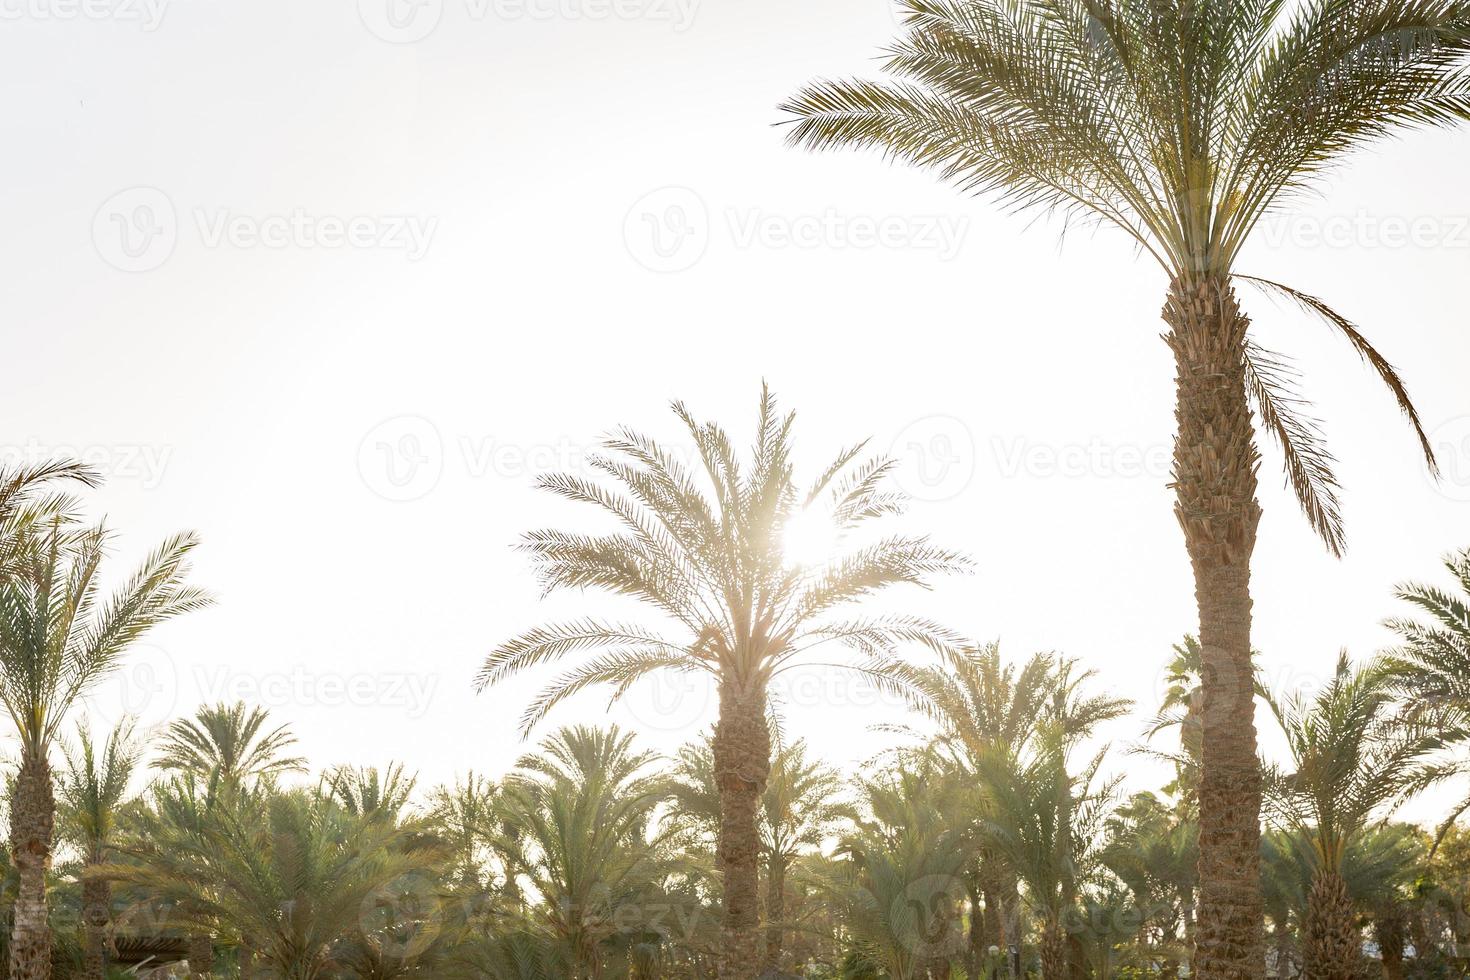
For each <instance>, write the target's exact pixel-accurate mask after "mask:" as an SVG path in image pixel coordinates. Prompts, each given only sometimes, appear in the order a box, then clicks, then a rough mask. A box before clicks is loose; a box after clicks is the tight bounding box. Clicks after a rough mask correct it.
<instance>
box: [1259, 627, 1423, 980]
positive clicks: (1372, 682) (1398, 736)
mask: <svg viewBox="0 0 1470 980" xmlns="http://www.w3.org/2000/svg"><path fill="white" fill-rule="evenodd" d="M1270 704H1271V710H1272V712H1273V713H1274V714H1275V716H1276V718H1277V720H1278V722H1279V723H1280V725H1281V730H1282V732H1284V733H1285V735H1286V743H1287V747H1288V748H1289V750H1290V752H1291V756H1292V763H1293V766H1294V771H1293V772H1291V773H1288V774H1280V773H1275V772H1273V773H1272V774H1271V778H1270V779H1269V781H1268V785H1269V786H1270V790H1271V792H1270V795H1271V798H1272V802H1273V804H1274V805H1273V808H1272V809H1273V810H1274V811H1276V812H1277V813H1278V814H1279V817H1280V819H1281V820H1282V822H1283V823H1284V824H1285V825H1286V827H1287V828H1289V829H1290V830H1292V831H1293V832H1294V833H1295V834H1296V835H1297V837H1298V839H1299V840H1300V841H1302V843H1303V845H1304V846H1305V848H1306V849H1307V853H1308V854H1309V856H1310V858H1311V861H1312V870H1313V876H1312V884H1311V891H1310V894H1309V897H1308V901H1307V916H1306V930H1305V931H1306V936H1305V951H1306V965H1307V975H1308V976H1310V977H1312V978H1313V980H1354V978H1355V977H1356V976H1357V973H1358V968H1359V958H1360V956H1361V947H1362V936H1361V930H1360V929H1359V927H1358V913H1357V906H1356V904H1355V903H1354V901H1353V897H1352V893H1351V891H1350V889H1349V886H1348V881H1347V875H1346V873H1345V872H1346V869H1347V867H1348V858H1349V855H1350V854H1351V853H1352V852H1353V849H1354V847H1356V846H1357V845H1358V844H1359V843H1360V842H1361V841H1362V840H1363V838H1364V835H1365V834H1366V833H1367V832H1368V831H1369V830H1370V828H1372V827H1374V826H1375V825H1377V824H1380V823H1382V822H1383V821H1386V820H1387V819H1388V818H1389V817H1390V816H1391V815H1392V813H1393V809H1394V807H1395V806H1396V805H1397V804H1398V803H1400V802H1402V801H1403V800H1404V799H1406V798H1407V797H1408V796H1409V795H1411V794H1412V793H1413V792H1415V791H1416V790H1418V789H1420V788H1422V787H1424V786H1425V785H1428V783H1429V782H1431V781H1432V780H1433V779H1435V778H1436V777H1437V776H1438V773H1437V772H1436V770H1435V768H1434V767H1433V766H1431V765H1430V762H1429V760H1430V758H1431V757H1432V756H1433V754H1434V753H1435V752H1437V751H1438V750H1439V749H1440V748H1441V747H1442V746H1443V744H1444V742H1443V738H1442V734H1441V732H1440V730H1439V727H1438V726H1437V725H1435V724H1433V723H1428V724H1426V723H1424V722H1423V721H1422V720H1421V721H1410V720H1406V719H1404V718H1401V717H1399V716H1398V715H1397V714H1396V712H1395V711H1394V710H1393V708H1394V692H1393V688H1392V686H1391V684H1390V683H1389V678H1388V676H1387V674H1386V673H1385V671H1384V668H1383V665H1382V664H1381V663H1376V662H1374V663H1369V664H1366V665H1364V666H1361V667H1357V668H1354V667H1353V666H1351V665H1350V664H1349V662H1348V659H1347V655H1346V654H1343V655H1341V656H1340V657H1339V658H1338V661H1337V669H1336V670H1335V672H1334V673H1333V676H1332V680H1331V681H1330V682H1329V683H1328V684H1327V685H1326V686H1325V687H1323V688H1322V690H1321V691H1319V692H1318V693H1317V694H1316V695H1315V696H1313V697H1308V696H1306V695H1304V694H1301V693H1297V694H1293V695H1289V696H1287V697H1280V698H1278V697H1272V698H1270Z"/></svg>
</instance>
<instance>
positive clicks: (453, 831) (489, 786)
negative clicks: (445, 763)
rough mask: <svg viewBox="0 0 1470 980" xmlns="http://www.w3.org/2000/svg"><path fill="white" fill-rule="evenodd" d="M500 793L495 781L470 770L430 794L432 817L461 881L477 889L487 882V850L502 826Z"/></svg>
mask: <svg viewBox="0 0 1470 980" xmlns="http://www.w3.org/2000/svg"><path fill="white" fill-rule="evenodd" d="M499 792H500V791H499V788H498V787H497V786H496V785H495V783H494V781H492V780H490V779H487V778H486V777H484V776H477V775H475V773H474V772H470V773H469V775H468V776H466V777H465V778H464V779H463V780H460V779H456V780H455V781H454V783H453V784H452V785H447V786H439V787H436V788H435V790H434V791H433V793H431V794H430V798H429V819H430V821H431V823H432V824H433V825H434V826H435V827H436V828H438V831H439V834H440V836H441V837H442V838H443V839H444V841H445V843H446V844H448V846H449V848H450V850H451V851H452V852H453V853H454V854H455V855H456V856H457V858H456V865H457V870H458V877H459V880H460V884H461V885H462V886H464V887H467V888H470V889H473V890H474V891H479V890H480V889H481V888H482V887H484V885H485V884H486V882H485V881H484V879H483V875H484V873H485V870H486V868H485V864H486V860H485V859H486V856H487V855H486V850H487V847H488V844H489V842H490V841H491V840H493V839H494V838H495V836H496V834H497V833H498V831H499V829H500V817H501V813H500V809H499V807H498V805H497V802H498V799H499Z"/></svg>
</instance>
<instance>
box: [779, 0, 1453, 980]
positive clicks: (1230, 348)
mask: <svg viewBox="0 0 1470 980" xmlns="http://www.w3.org/2000/svg"><path fill="white" fill-rule="evenodd" d="M902 5H903V8H904V10H905V11H906V17H905V29H904V31H903V33H902V35H901V36H900V37H899V38H898V40H897V41H896V42H895V43H894V44H893V45H892V46H891V48H890V49H889V53H888V57H887V60H886V66H885V67H886V69H887V70H888V72H889V73H890V74H891V75H892V76H894V77H893V79H892V80H889V81H886V82H881V83H875V82H868V81H834V82H819V83H815V84H813V85H811V86H809V87H808V88H807V89H805V90H804V91H802V92H801V93H800V94H799V95H797V96H796V97H795V98H793V99H791V100H790V101H789V102H787V103H786V105H785V106H783V108H784V109H785V110H786V111H788V112H789V113H790V114H792V116H793V121H794V125H793V126H792V127H791V129H790V141H791V143H792V144H794V145H797V146H803V147H808V148H813V149H827V148H833V147H857V148H877V149H881V150H883V151H886V152H887V153H888V154H889V155H890V156H892V157H894V158H897V159H901V160H905V161H908V162H910V163H914V164H917V165H919V166H922V167H926V168H931V169H933V170H935V171H937V172H938V173H939V174H940V175H941V176H942V177H943V178H944V179H947V180H949V181H952V182H954V183H955V184H957V185H958V186H959V187H960V188H961V189H963V190H965V191H967V192H974V193H983V194H990V195H993V196H994V197H996V198H998V199H999V200H1001V201H1003V202H1005V203H1006V204H1008V205H1011V206H1015V207H1035V208H1041V209H1044V210H1049V211H1056V212H1061V213H1063V214H1065V215H1067V216H1068V217H1069V218H1071V217H1075V218H1081V219H1084V220H1088V221H1093V222H1097V223H1101V224H1106V225H1110V226H1113V227H1115V228H1118V229H1121V230H1122V231H1123V232H1124V233H1125V234H1126V235H1127V236H1129V237H1130V238H1131V239H1132V240H1133V242H1135V243H1136V244H1137V246H1138V247H1139V248H1140V249H1141V250H1142V252H1144V253H1146V254H1147V255H1149V256H1150V257H1152V258H1153V259H1154V260H1155V261H1156V262H1157V264H1158V265H1159V267H1160V268H1161V269H1162V270H1163V272H1164V274H1165V275H1166V276H1167V277H1168V280H1169V286H1168V291H1167V298H1166V300H1165V304H1164V309H1163V319H1164V322H1165V325H1166V328H1167V329H1166V333H1165V340H1166V342H1167V343H1168V345H1169V347H1170V350H1171V351H1172V352H1173V355H1174V362H1175V371H1176V377H1175V385H1176V398H1177V408H1176V412H1175V418H1176V422H1177V432H1176V436H1175V443H1174V466H1173V482H1172V488H1173V490H1174V493H1175V513H1176V515H1177V517H1178V520H1179V523H1180V525H1181V528H1182V530H1183V533H1184V541H1185V546H1186V550H1187V551H1188V554H1189V558H1190V562H1191V565H1192V567H1193V572H1194V580H1195V595H1196V599H1197V602H1198V607H1199V638H1200V645H1201V649H1202V655H1203V661H1204V668H1205V670H1204V699H1203V704H1202V705H1201V712H1200V721H1201V726H1202V730H1203V734H1204V754H1203V773H1202V784H1201V787H1200V799H1201V820H1202V827H1201V837H1200V871H1201V879H1202V885H1203V895H1202V901H1201V910H1200V912H1201V915H1200V930H1199V939H1198V947H1197V951H1196V966H1197V971H1196V972H1197V975H1198V976H1200V977H1201V978H1202V980H1217V978H1225V977H1230V978H1235V977H1259V976H1260V975H1261V971H1262V970H1263V968H1264V967H1263V966H1262V964H1263V963H1264V952H1263V947H1262V936H1261V893H1260V886H1259V854H1258V842H1259V834H1260V820H1259V810H1260V773H1259V767H1258V765H1257V759H1256V744H1255V742H1256V734H1255V724H1254V711H1253V704H1252V699H1251V693H1250V692H1251V670H1250V649H1251V645H1250V623H1251V597H1250V560H1251V555H1252V553H1253V551H1254V549H1255V543H1256V531H1257V526H1258V523H1259V521H1260V506H1259V504H1258V502H1257V500H1256V485H1257V468H1258V462H1259V454H1258V451H1257V448H1256V440H1255V426H1254V422H1253V419H1252V411H1251V410H1252V406H1254V408H1255V410H1256V412H1257V413H1258V415H1259V420H1260V422H1261V424H1262V426H1264V428H1265V429H1266V431H1267V432H1268V433H1269V434H1270V435H1271V436H1272V437H1273V439H1274V440H1275V441H1276V442H1277V443H1278V444H1279V445H1280V447H1281V449H1282V451H1283V454H1284V457H1285V463H1286V472H1287V476H1288V479H1289V481H1290V483H1291V485H1292V487H1293V489H1294V491H1295V493H1296V496H1297V498H1298V500H1299V502H1300V503H1301V505H1302V508H1303V510H1304V511H1305V513H1306V516H1307V518H1308V520H1309V521H1310V522H1311V524H1312V526H1313V527H1314V528H1315V529H1316V531H1317V532H1318V533H1319V534H1320V535H1321V537H1322V538H1323V540H1324V541H1325V543H1326V545H1327V547H1328V548H1329V549H1330V550H1331V551H1332V552H1334V553H1340V552H1341V550H1342V547H1343V533H1342V525H1341V521H1340V515H1339V508H1338V503H1337V499H1336V491H1337V482H1336V479H1335V477H1334V476H1333V473H1332V468H1331V464H1332V457H1331V455H1330V454H1329V453H1328V452H1327V450H1326V449H1325V448H1324V446H1323V445H1322V443H1321V441H1320V437H1319V433H1318V431H1317V428H1316V426H1315V423H1313V422H1312V421H1311V420H1310V419H1308V418H1307V417H1305V416H1304V415H1303V414H1302V413H1301V412H1300V411H1299V409H1300V404H1299V399H1298V398H1297V396H1296V394H1295V391H1294V387H1293V383H1292V378H1291V374H1290V371H1289V369H1287V368H1286V366H1285V364H1284V362H1283V360H1282V359H1281V358H1280V357H1279V356H1277V355H1273V354H1271V353H1269V352H1267V351H1265V350H1263V349H1262V348H1261V347H1260V346H1259V345H1258V344H1257V343H1256V342H1255V340H1254V339H1253V338H1252V336H1251V334H1250V331H1249V329H1248V328H1249V321H1248V319H1247V317H1246V315H1245V314H1244V312H1243V311H1242V310H1241V307H1240V304H1239V302H1238V301H1237V298H1236V294H1235V290H1234V282H1235V281H1236V280H1237V279H1239V280H1242V281H1244V282H1247V283H1249V284H1251V285H1254V286H1259V287H1262V288H1265V289H1268V290H1271V291H1275V292H1277V293H1281V294H1284V295H1286V296H1287V297H1289V298H1290V299H1291V300H1293V301H1294V302H1295V303H1297V304H1299V305H1300V306H1302V307H1303V308H1305V309H1307V310H1309V311H1311V312H1313V313H1315V314H1318V315H1320V316H1321V317H1323V318H1324V319H1325V320H1326V321H1327V322H1328V323H1329V324H1330V325H1331V326H1332V327H1333V328H1335V329H1336V330H1337V331H1339V332H1340V333H1342V334H1343V335H1344V336H1345V337H1346V338H1347V340H1348V342H1349V343H1350V344H1351V345H1352V346H1353V348H1354V350H1355V351H1356V352H1357V353H1358V354H1359V355H1360V356H1361V357H1362V358H1363V359H1364V360H1365V361H1366V362H1367V363H1368V364H1369V365H1370V366H1371V367H1372V369H1373V370H1374V371H1375V372H1376V373H1377V374H1378V375H1379V376H1380V377H1381V378H1382V379H1383V380H1384V381H1385V382H1386V383H1387V384H1388V386H1389V388H1390V389H1391V390H1392V392H1393V394H1394V397H1395V398H1396V399H1397V402H1398V404H1399V407H1400V408H1401V409H1402V410H1403V411H1404V412H1405V413H1406V415H1407V416H1408V417H1409V419H1410V421H1411V422H1412V423H1413V425H1414V427H1415V429H1416V431H1417V432H1418V435H1419V440H1420V444H1421V446H1422V448H1423V450H1424V452H1425V454H1426V455H1427V456H1429V458H1430V461H1431V465H1432V463H1433V453H1432V450H1431V449H1430V446H1429V442H1428V440H1427V439H1426V438H1425V437H1424V434H1423V431H1422V429H1421V427H1420V426H1419V421H1418V417H1417V413H1416V412H1415V411H1414V409H1413V406H1412V405H1411V403H1410V402H1409V400H1408V396H1407V394H1406V392H1405V389H1404V386H1403V383H1402V381H1401V380H1400V379H1399V377H1398V376H1397V374H1396V373H1395V372H1394V370H1393V368H1392V366H1391V365H1390V364H1389V362H1388V361H1387V360H1386V359H1385V358H1384V357H1383V356H1382V355H1381V354H1379V353H1378V352H1377V350H1375V349H1374V348H1373V346H1372V345H1370V344H1369V342H1368V341H1367V340H1366V339H1365V338H1364V336H1363V334H1362V333H1361V332H1360V331H1359V330H1358V329H1357V328H1356V327H1354V326H1353V325H1352V324H1351V323H1350V322H1349V321H1348V320H1346V319H1345V318H1343V317H1342V316H1340V315H1338V314H1337V313H1335V312H1333V311H1332V310H1331V309H1329V308H1328V307H1327V306H1326V305H1325V304H1323V303H1322V301H1320V300H1318V299H1317V298H1315V297H1313V296H1310V295H1307V294H1306V293H1303V292H1300V291H1297V290H1294V289H1290V288H1288V287H1285V286H1281V285H1280V284H1278V283H1275V282H1271V281H1269V280H1266V279H1261V278H1256V277H1249V276H1243V275H1241V274H1240V272H1239V270H1238V269H1237V260H1238V258H1239V256H1240V254H1241V251H1242V249H1243V248H1244V246H1245V244H1246V243H1247V241H1248V240H1249V239H1250V236H1251V232H1252V230H1253V229H1254V228H1255V227H1256V226H1257V225H1258V224H1259V223H1260V221H1261V219H1262V218H1263V217H1264V216H1265V215H1267V214H1271V213H1273V212H1275V211H1277V210H1279V209H1280V208H1282V207H1283V206H1285V205H1286V204H1288V203H1289V201H1290V199H1291V197H1292V195H1293V193H1294V192H1297V191H1299V190H1301V189H1302V188H1304V187H1306V186H1308V185H1309V184H1310V183H1311V182H1312V181H1313V180H1314V179H1315V178H1318V177H1320V176H1321V175H1322V174H1323V173H1324V172H1325V171H1327V170H1328V169H1329V168H1331V167H1332V165H1334V164H1336V163H1338V162H1340V161H1341V160H1342V159H1343V158H1344V157H1345V156H1346V155H1347V154H1348V153H1349V152H1350V151H1352V150H1354V149H1356V148H1358V147H1360V146H1362V145H1364V144H1367V143H1369V142H1372V141H1374V140H1375V139H1377V138H1380V137H1382V136H1384V135H1386V134H1388V133H1390V132H1392V131H1395V130H1398V129H1402V128H1404V127H1408V126H1414V125H1422V124H1441V123H1453V122H1458V121H1461V120H1463V119H1465V118H1467V117H1470V78H1467V76H1466V75H1465V74H1464V73H1463V72H1462V71H1461V68H1462V65H1463V60H1464V56H1465V53H1466V52H1467V50H1470V8H1467V7H1466V5H1465V4H1464V2H1463V0H1304V2H1303V3H1302V4H1301V5H1300V6H1299V7H1297V8H1295V9H1294V10H1293V11H1292V12H1291V13H1290V14H1289V15H1288V14H1285V13H1284V12H1283V11H1284V4H1283V2H1282V0H903V3H902Z"/></svg>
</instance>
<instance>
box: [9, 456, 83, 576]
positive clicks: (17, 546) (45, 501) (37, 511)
mask: <svg viewBox="0 0 1470 980" xmlns="http://www.w3.org/2000/svg"><path fill="white" fill-rule="evenodd" d="M66 482H72V483H80V484H82V485H83V486H87V487H95V486H97V485H98V484H100V483H101V482H102V478H101V476H100V475H99V474H98V473H97V471H96V470H95V469H93V468H92V467H90V466H87V465H85V464H83V463H78V462H75V461H73V460H66V459H55V460H50V461H48V462H45V463H39V464H36V465H32V466H20V467H13V468H11V467H4V466H0V577H4V576H7V575H12V574H16V573H17V572H19V571H20V567H19V565H18V564H17V562H18V561H19V559H20V557H21V551H22V550H23V549H27V548H34V547H35V546H37V545H39V544H40V538H39V537H38V536H37V535H35V534H33V533H30V532H31V530H32V529H34V528H35V527H37V526H40V525H45V524H48V523H50V522H53V521H61V522H63V523H70V522H71V521H73V520H75V514H76V511H77V501H76V499H75V498H74V497H72V496H71V495H69V494H66V493H61V492H58V491H55V490H52V489H51V487H52V485H53V484H56V483H66Z"/></svg>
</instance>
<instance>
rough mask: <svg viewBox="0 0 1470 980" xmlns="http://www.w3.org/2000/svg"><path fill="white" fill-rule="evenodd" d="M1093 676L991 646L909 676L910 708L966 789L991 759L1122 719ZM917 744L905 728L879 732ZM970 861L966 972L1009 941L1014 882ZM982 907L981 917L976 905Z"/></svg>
mask: <svg viewBox="0 0 1470 980" xmlns="http://www.w3.org/2000/svg"><path fill="white" fill-rule="evenodd" d="M1095 676H1096V675H1095V673H1094V672H1093V671H1089V670H1083V669H1082V668H1081V667H1080V665H1079V664H1078V662H1077V661H1076V660H1075V659H1073V658H1071V657H1064V656H1057V655H1056V654H1050V653H1037V654H1033V655H1032V656H1031V657H1029V658H1028V659H1027V660H1026V661H1025V662H1024V663H1023V664H1022V665H1020V667H1019V669H1018V667H1017V665H1016V664H1014V663H1011V662H1007V661H1006V660H1005V659H1004V658H1003V657H1002V655H1001V652H1000V646H999V644H996V643H991V644H988V645H986V646H985V647H982V648H980V649H978V650H971V651H967V652H965V653H964V654H963V655H961V656H957V657H952V658H950V659H949V661H948V662H947V663H946V664H944V665H943V666H938V667H929V668H925V669H923V670H921V671H919V673H918V674H917V676H916V679H915V682H914V684H913V685H912V686H913V688H914V692H913V694H912V695H911V696H910V698H909V702H910V705H911V707H913V708H914V709H915V711H916V712H918V713H919V714H921V715H924V716H926V717H928V718H930V719H932V720H934V721H935V722H937V723H938V732H937V734H936V737H935V744H936V747H937V748H938V749H939V751H940V752H941V754H942V755H943V756H944V757H945V758H947V759H949V760H950V761H951V762H952V763H953V764H954V765H955V766H956V767H958V769H959V772H958V773H957V774H956V775H957V778H960V779H961V780H964V779H968V780H969V781H971V782H973V781H974V780H975V778H976V774H977V773H978V772H979V770H980V768H981V766H982V765H984V764H988V763H987V762H986V760H988V759H990V757H991V756H993V755H996V754H997V753H999V754H1002V755H1006V756H1009V757H1011V758H1013V759H1018V758H1020V757H1021V756H1022V755H1024V754H1026V753H1027V752H1030V751H1032V750H1034V749H1035V748H1036V744H1037V739H1038V738H1040V737H1041V736H1042V734H1043V733H1047V734H1049V735H1051V736H1054V737H1060V738H1063V739H1065V740H1068V741H1069V742H1072V743H1075V742H1077V741H1080V740H1083V739H1086V738H1089V737H1090V736H1091V735H1092V734H1093V733H1094V732H1095V731H1096V729H1097V727H1098V726H1099V725H1102V724H1104V723H1105V722H1108V721H1111V720H1113V719H1115V718H1119V717H1121V716H1123V715H1124V714H1126V713H1127V712H1128V710H1129V708H1130V707H1131V705H1132V702H1130V701H1128V700H1127V699H1124V698H1118V697H1114V696H1112V695H1109V694H1093V693H1090V692H1087V691H1086V690H1085V687H1086V685H1088V684H1089V683H1090V682H1091V681H1092V680H1093V679H1094V678H1095ZM879 727H880V728H884V729H886V730H888V731H891V732H893V733H894V734H902V735H907V736H909V737H921V734H922V733H920V732H918V731H917V730H915V729H913V728H912V727H910V726H906V725H904V726H879ZM984 858H985V855H984V854H983V853H982V854H979V855H977V859H976V861H975V864H974V867H972V869H971V875H970V876H971V878H972V879H973V880H972V888H971V891H972V895H971V903H970V904H971V919H970V950H971V951H970V960H971V964H970V966H971V969H974V968H975V966H976V965H977V964H978V963H979V962H980V959H981V957H982V951H983V950H984V949H985V948H986V947H987V946H989V945H998V946H1005V945H1008V944H1010V943H1013V942H1016V941H1017V939H1018V937H1017V935H1016V932H1017V928H1018V920H1017V916H1018V915H1019V907H1018V905H1019V893H1018V891H1017V887H1018V882H1017V880H1016V878H1015V875H1014V874H1012V873H1010V872H1009V871H1008V870H1007V869H1006V867H1005V864H1004V862H1001V861H993V860H985V859H984ZM982 905H983V912H982V911H981V906H982Z"/></svg>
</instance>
